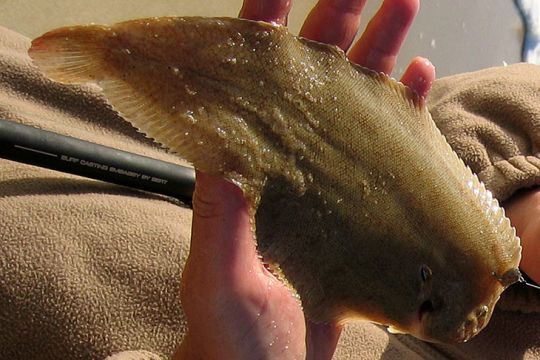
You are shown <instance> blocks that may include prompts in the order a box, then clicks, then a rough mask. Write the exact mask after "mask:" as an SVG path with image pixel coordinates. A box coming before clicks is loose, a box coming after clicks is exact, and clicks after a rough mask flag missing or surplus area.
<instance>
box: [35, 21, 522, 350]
mask: <svg viewBox="0 0 540 360" xmlns="http://www.w3.org/2000/svg"><path fill="white" fill-rule="evenodd" d="M30 55H31V57H32V58H33V60H34V62H35V64H36V65H37V66H38V67H39V68H41V69H42V70H43V71H44V73H45V74H46V75H47V76H49V77H50V78H52V79H53V80H56V81H60V82H65V83H85V82H94V83H96V84H98V85H99V86H100V87H101V88H102V89H103V94H104V95H105V97H106V98H107V99H108V100H109V102H110V103H111V104H112V105H113V107H114V108H115V109H116V110H118V111H119V112H120V113H121V114H122V115H123V116H124V117H125V118H126V119H127V120H128V121H130V122H131V123H132V124H134V126H136V127H137V128H139V129H141V131H143V132H144V133H146V134H147V135H148V136H150V137H152V138H154V139H156V140H157V141H159V142H161V143H162V144H164V145H166V146H167V147H169V148H170V149H172V150H174V151H177V152H178V153H179V154H180V155H181V156H182V157H184V158H186V159H188V160H190V161H191V162H192V163H193V164H194V165H195V167H197V168H199V169H201V170H203V171H206V172H208V173H211V174H219V175H222V176H224V177H226V178H227V179H230V180H231V181H233V182H235V183H236V184H238V185H239V186H240V187H241V188H242V189H243V190H244V193H245V195H246V197H247V198H248V199H249V201H250V202H251V204H252V207H253V211H254V217H255V225H256V236H257V242H258V247H259V249H260V252H261V253H262V254H263V256H264V258H265V260H266V261H269V262H273V263H275V264H277V265H278V266H279V268H280V269H281V271H282V272H283V274H284V276H285V278H286V280H287V281H288V282H289V283H290V284H291V285H292V286H293V287H294V288H295V289H296V291H297V292H298V294H299V295H300V298H301V300H302V303H303V306H304V309H305V311H306V313H307V315H308V316H309V317H311V318H312V319H314V320H317V321H330V320H333V319H338V320H346V319H349V318H355V317H359V318H364V319H368V320H371V321H374V322H378V323H381V324H385V325H389V326H392V327H393V328H394V329H397V330H399V331H403V332H407V333H411V334H413V335H415V336H417V337H419V338H422V339H426V340H430V341H442V342H459V341H465V340H468V339H469V338H470V337H472V336H474V335H475V334H476V333H477V332H478V331H480V330H481V329H482V328H483V327H484V326H485V325H486V324H487V321H488V320H489V318H490V316H491V312H492V310H493V307H494V305H495V303H496V301H497V299H498V298H499V295H500V293H501V292H502V291H503V290H504V288H505V287H506V286H508V285H509V284H511V283H512V282H514V281H516V280H517V278H518V277H519V271H518V270H517V267H518V263H519V260H520V250H521V247H520V244H519V239H518V238H517V237H516V236H515V232H514V230H513V228H512V227H511V226H510V224H509V221H508V220H507V219H506V218H505V217H504V213H503V211H502V209H501V208H500V207H499V206H498V204H497V201H496V200H494V199H492V198H491V195H490V193H489V192H488V191H486V190H485V188H484V187H483V185H482V184H481V183H480V182H479V181H478V179H477V178H476V177H475V176H474V175H473V174H472V173H471V172H470V170H469V169H468V168H466V167H465V166H464V165H463V163H462V162H461V160H459V159H458V157H457V156H456V155H455V154H454V152H453V151H452V150H451V148H450V147H449V145H448V144H447V143H446V141H445V140H444V138H443V137H442V135H440V133H439V131H438V130H437V128H436V127H435V125H434V123H433V121H432V120H431V117H430V115H429V113H428V112H427V111H426V109H425V108H424V107H423V105H422V104H421V101H419V99H418V98H417V97H416V96H415V95H414V94H413V93H412V92H411V91H410V90H409V89H407V88H406V87H404V86H403V85H401V84H399V83H397V82H395V81H393V80H391V79H390V78H388V77H386V76H384V75H381V74H376V73H373V72H371V71H369V70H366V69H363V68H359V67H357V66H354V65H351V64H350V63H349V62H348V61H347V60H346V58H345V55H344V54H343V53H342V52H341V51H339V50H338V49H336V48H334V47H331V46H326V45H323V44H319V43H315V42H311V41H308V40H304V39H300V38H296V37H294V36H292V35H290V34H289V33H288V32H287V31H286V29H285V28H282V27H276V26H272V25H269V24H265V23H258V22H252V21H247V20H238V19H228V18H219V19H213V18H154V19H141V20H134V21H129V22H124V23H119V24H116V25H113V26H111V27H108V26H95V25H94V26H86V27H71V28H63V29H59V30H54V31H51V32H49V33H47V34H45V35H43V36H42V37H40V38H38V39H36V40H34V41H33V44H32V48H31V49H30Z"/></svg>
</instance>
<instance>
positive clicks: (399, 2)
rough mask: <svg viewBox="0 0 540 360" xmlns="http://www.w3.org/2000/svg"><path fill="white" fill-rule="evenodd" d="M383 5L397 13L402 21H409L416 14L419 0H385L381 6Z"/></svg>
mask: <svg viewBox="0 0 540 360" xmlns="http://www.w3.org/2000/svg"><path fill="white" fill-rule="evenodd" d="M385 6H388V7H390V8H389V10H390V9H391V11H393V12H395V13H399V14H400V15H401V18H402V19H403V21H404V22H406V23H410V22H412V20H413V19H414V18H415V17H416V15H417V14H418V10H419V9H420V0H385V1H384V3H383V5H382V7H385ZM382 7H381V8H382Z"/></svg>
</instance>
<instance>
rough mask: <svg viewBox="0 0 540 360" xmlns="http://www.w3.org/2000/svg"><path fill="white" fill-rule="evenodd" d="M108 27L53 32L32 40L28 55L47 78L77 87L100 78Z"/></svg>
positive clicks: (80, 27) (65, 29) (91, 26)
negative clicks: (104, 41)
mask: <svg viewBox="0 0 540 360" xmlns="http://www.w3.org/2000/svg"><path fill="white" fill-rule="evenodd" d="M106 30H107V28H106V27H104V26H97V25H89V26H77V27H64V28H60V29H56V30H52V31H50V32H48V33H46V34H44V35H42V36H40V37H38V38H36V39H34V40H33V41H32V46H31V47H30V49H29V51H28V53H29V55H30V57H31V58H32V60H33V62H34V64H35V65H36V66H37V67H38V68H39V69H40V70H41V71H42V72H43V73H44V74H45V75H46V76H47V77H49V78H51V79H52V80H54V81H57V82H61V83H65V84H78V83H86V82H91V81H94V80H98V79H99V78H102V77H103V75H104V74H103V69H105V68H106V67H105V66H104V51H105V47H104V43H103V38H104V37H105V36H106V33H107V31H106Z"/></svg>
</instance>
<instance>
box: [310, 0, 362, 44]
mask: <svg viewBox="0 0 540 360" xmlns="http://www.w3.org/2000/svg"><path fill="white" fill-rule="evenodd" d="M365 4H366V0H319V2H318V3H317V5H315V7H314V8H313V10H311V12H310V13H309V15H308V16H307V18H306V21H305V22H304V25H303V26H302V30H300V36H303V37H305V38H307V39H311V40H315V41H319V42H322V43H325V44H333V45H336V46H339V47H340V48H342V49H343V50H345V51H346V50H347V49H348V48H349V46H350V45H351V42H352V41H353V39H354V36H355V35H356V32H357V31H358V25H359V24H360V14H361V12H362V9H363V8H364V5H365Z"/></svg>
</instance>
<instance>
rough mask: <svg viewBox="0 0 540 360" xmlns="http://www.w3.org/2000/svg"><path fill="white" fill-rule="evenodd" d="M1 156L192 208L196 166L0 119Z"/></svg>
mask: <svg viewBox="0 0 540 360" xmlns="http://www.w3.org/2000/svg"><path fill="white" fill-rule="evenodd" d="M0 158H4V159H8V160H13V161H17V162H21V163H25V164H30V165H35V166H40V167H44V168H47V169H52V170H58V171H62V172H65V173H70V174H75V175H79V176H84V177H87V178H91V179H96V180H101V181H105V182H109V183H113V184H118V185H123V186H128V187H132V188H135V189H140V190H144V191H149V192H153V193H157V194H162V195H167V196H171V197H174V198H177V199H179V200H181V201H183V202H185V203H187V204H191V197H192V195H193V189H194V187H195V172H194V170H193V169H192V168H189V167H186V166H180V165H176V164H172V163H169V162H165V161H161V160H157V159H152V158H150V157H146V156H142V155H137V154H133V153H130V152H127V151H122V150H118V149H114V148H111V147H107V146H103V145H99V144H94V143H91V142H88V141H83V140H80V139H76V138H73V137H69V136H64V135H60V134H57V133H54V132H51V131H46V130H41V129H37V128H35V127H31V126H26V125H22V124H18V123H15V122H13V121H7V120H2V119H0Z"/></svg>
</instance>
